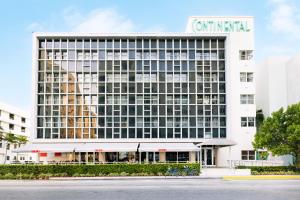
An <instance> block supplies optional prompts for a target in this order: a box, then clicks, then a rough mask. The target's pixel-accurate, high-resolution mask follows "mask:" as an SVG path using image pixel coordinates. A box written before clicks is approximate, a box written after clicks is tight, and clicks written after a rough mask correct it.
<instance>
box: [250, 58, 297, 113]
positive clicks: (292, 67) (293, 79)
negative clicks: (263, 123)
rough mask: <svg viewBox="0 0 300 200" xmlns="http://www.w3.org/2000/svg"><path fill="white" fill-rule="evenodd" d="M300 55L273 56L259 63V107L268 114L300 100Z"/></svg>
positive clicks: (257, 87)
mask: <svg viewBox="0 0 300 200" xmlns="http://www.w3.org/2000/svg"><path fill="white" fill-rule="evenodd" d="M299 61H300V55H295V56H293V57H288V56H281V57H279V56H273V57H269V58H268V59H266V60H264V61H263V62H261V63H260V64H258V65H257V67H256V68H257V69H256V71H257V84H256V89H257V109H261V110H262V111H263V113H264V115H266V116H270V115H271V113H272V112H274V111H276V110H278V109H280V108H281V107H283V108H286V107H287V106H288V105H291V104H295V103H298V102H300V90H299V85H300V80H299V78H298V77H299V76H300V64H299Z"/></svg>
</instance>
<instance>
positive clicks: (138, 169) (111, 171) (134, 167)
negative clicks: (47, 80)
mask: <svg viewBox="0 0 300 200" xmlns="http://www.w3.org/2000/svg"><path fill="white" fill-rule="evenodd" d="M170 169H176V171H177V172H178V174H180V175H194V176H195V175H199V170H200V166H199V164H198V163H179V164H165V163H164V164H100V165H0V178H4V179H11V178H12V177H15V178H18V179H23V176H22V175H24V174H25V175H31V177H30V179H31V178H42V179H47V177H49V176H54V177H72V176H81V175H86V176H96V175H97V176H98V175H102V176H125V175H128V176H132V175H143V176H147V175H148V176H149V175H154V176H166V175H170V174H169V171H170ZM186 169H189V170H190V171H193V172H196V173H193V174H186ZM7 174H8V175H7ZM20 174H22V175H20ZM17 175H18V176H17ZM6 177H7V178H6ZM25 179H27V178H25Z"/></svg>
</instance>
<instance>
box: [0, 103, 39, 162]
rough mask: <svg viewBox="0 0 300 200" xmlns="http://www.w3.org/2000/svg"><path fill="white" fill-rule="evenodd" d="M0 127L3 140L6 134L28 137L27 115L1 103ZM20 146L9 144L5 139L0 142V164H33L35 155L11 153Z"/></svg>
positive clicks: (28, 122) (28, 123)
mask: <svg viewBox="0 0 300 200" xmlns="http://www.w3.org/2000/svg"><path fill="white" fill-rule="evenodd" d="M0 127H1V130H0V132H1V133H2V137H3V138H5V136H6V134H7V133H12V134H14V135H23V136H26V137H29V136H30V121H29V117H28V113H26V112H24V111H22V110H20V109H18V108H15V107H13V106H9V105H6V104H3V103H0ZM21 146H22V145H21V144H18V143H9V142H7V141H6V140H5V139H2V140H0V163H1V164H3V163H6V164H10V163H15V162H17V161H19V162H21V163H25V162H30V161H32V162H34V161H35V157H36V155H35V154H31V153H15V152H13V151H14V150H16V149H18V148H19V147H21Z"/></svg>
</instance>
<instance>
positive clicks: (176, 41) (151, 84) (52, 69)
mask: <svg viewBox="0 0 300 200" xmlns="http://www.w3.org/2000/svg"><path fill="white" fill-rule="evenodd" d="M253 51H254V25H253V18H252V17H190V18H189V20H188V24H187V27H186V32H184V33H151V34H150V33H149V34H148V33H133V34H102V33H101V34H97V33H90V34H85V33H34V35H33V77H34V82H33V83H34V84H33V91H34V105H33V115H34V116H33V119H34V120H33V131H32V133H33V135H32V138H33V141H32V144H31V145H27V146H26V147H24V148H20V149H19V151H20V152H28V151H30V152H37V153H38V154H39V159H40V160H41V161H45V162H46V163H47V162H48V163H51V162H58V161H63V162H65V161H68V162H71V161H72V162H80V163H85V162H96V163H105V162H187V161H188V162H198V161H199V160H200V159H201V160H202V163H203V164H204V165H207V166H228V164H229V161H241V160H243V161H249V162H251V161H255V160H257V159H259V155H258V153H257V152H255V151H254V150H253V147H252V144H251V142H252V140H253V137H254V134H255V131H256V127H255V115H256V105H255V96H256V95H255V78H254V77H255V76H254V75H255V74H254V61H253Z"/></svg>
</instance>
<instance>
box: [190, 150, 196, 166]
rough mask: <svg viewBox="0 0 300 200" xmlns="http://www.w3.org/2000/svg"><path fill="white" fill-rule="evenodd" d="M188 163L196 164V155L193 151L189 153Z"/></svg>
mask: <svg viewBox="0 0 300 200" xmlns="http://www.w3.org/2000/svg"><path fill="white" fill-rule="evenodd" d="M189 161H190V162H192V163H194V162H196V153H195V151H190V152H189Z"/></svg>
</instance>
